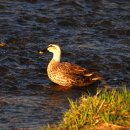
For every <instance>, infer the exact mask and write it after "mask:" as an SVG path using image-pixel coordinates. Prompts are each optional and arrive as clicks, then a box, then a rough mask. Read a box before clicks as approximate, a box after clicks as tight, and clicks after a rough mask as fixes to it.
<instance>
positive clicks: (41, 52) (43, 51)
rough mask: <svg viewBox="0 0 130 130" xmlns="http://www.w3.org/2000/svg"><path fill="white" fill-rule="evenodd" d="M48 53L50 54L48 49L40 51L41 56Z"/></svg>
mask: <svg viewBox="0 0 130 130" xmlns="http://www.w3.org/2000/svg"><path fill="white" fill-rule="evenodd" d="M47 52H48V50H47V49H43V50H41V51H39V52H38V53H39V54H44V53H47Z"/></svg>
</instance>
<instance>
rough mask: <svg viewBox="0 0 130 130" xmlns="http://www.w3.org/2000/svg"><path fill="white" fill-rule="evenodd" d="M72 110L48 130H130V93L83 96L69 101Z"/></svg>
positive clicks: (102, 92) (99, 93) (101, 91)
mask: <svg viewBox="0 0 130 130" xmlns="http://www.w3.org/2000/svg"><path fill="white" fill-rule="evenodd" d="M69 102H70V109H69V110H68V111H67V112H66V113H65V114H64V115H63V120H62V121H61V122H60V123H59V124H58V125H54V126H48V128H47V130H51V129H53V130H86V129H87V130H89V129H94V130H95V129H97V130H99V129H100V130H103V129H104V128H105V129H125V130H129V129H130V91H128V90H127V89H126V87H124V88H123V91H121V90H120V91H119V90H116V89H112V90H109V91H108V90H106V89H105V90H100V89H99V90H97V94H96V95H95V96H91V95H87V94H86V95H85V94H84V95H83V96H82V97H81V98H80V99H79V100H77V101H72V100H71V99H69Z"/></svg>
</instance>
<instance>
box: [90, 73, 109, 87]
mask: <svg viewBox="0 0 130 130" xmlns="http://www.w3.org/2000/svg"><path fill="white" fill-rule="evenodd" d="M92 80H93V81H100V82H101V83H102V85H103V86H104V88H110V86H109V85H108V84H107V82H106V80H105V79H104V78H103V76H101V75H100V74H99V73H94V74H93V75H92Z"/></svg>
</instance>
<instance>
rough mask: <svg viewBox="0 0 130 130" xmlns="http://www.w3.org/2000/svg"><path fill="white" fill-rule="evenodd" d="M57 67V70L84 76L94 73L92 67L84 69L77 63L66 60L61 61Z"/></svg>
mask: <svg viewBox="0 0 130 130" xmlns="http://www.w3.org/2000/svg"><path fill="white" fill-rule="evenodd" d="M58 69H59V71H62V72H63V73H68V74H79V75H84V76H91V75H93V74H94V71H93V70H92V69H86V68H84V67H81V66H79V65H77V64H72V63H68V62H62V63H61V64H59V66H58Z"/></svg>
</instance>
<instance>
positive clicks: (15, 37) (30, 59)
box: [0, 0, 130, 130]
mask: <svg viewBox="0 0 130 130" xmlns="http://www.w3.org/2000/svg"><path fill="white" fill-rule="evenodd" d="M0 42H1V43H2V42H3V43H6V46H3V47H0V75H1V78H0V80H1V82H0V86H1V87H0V130H3V129H8V128H12V129H13V130H14V129H19V128H32V129H36V128H39V127H41V126H45V125H47V124H48V123H51V124H53V123H57V122H59V121H60V120H61V119H62V115H63V113H64V112H65V111H66V110H67V109H68V108H69V103H68V98H72V99H74V100H75V99H77V98H79V97H80V96H81V94H83V93H86V92H87V91H90V92H92V93H94V92H95V90H96V89H94V87H93V86H92V88H91V89H89V90H88V89H87V88H84V89H79V88H76V89H71V90H66V91H65V90H64V91H63V90H60V89H59V88H57V87H56V86H55V85H54V84H52V83H51V82H50V81H49V79H48V77H47V74H46V67H47V64H48V62H49V60H50V59H51V56H52V55H51V54H46V55H42V56H40V55H38V54H37V53H36V52H37V50H40V49H42V48H44V47H46V46H47V45H48V44H49V42H58V43H59V44H60V45H61V46H62V49H63V53H62V61H70V62H73V63H77V64H79V65H81V66H84V67H88V68H96V69H97V71H99V72H100V73H101V74H102V75H103V76H104V77H105V78H106V81H107V82H108V84H110V85H111V86H112V87H122V85H123V84H125V85H127V87H129V86H130V1H129V0H125V1H123V0H114V1H113V0H66V1H62V0H53V1H50V0H44V2H43V1H42V0H0ZM95 86H96V85H95Z"/></svg>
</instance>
